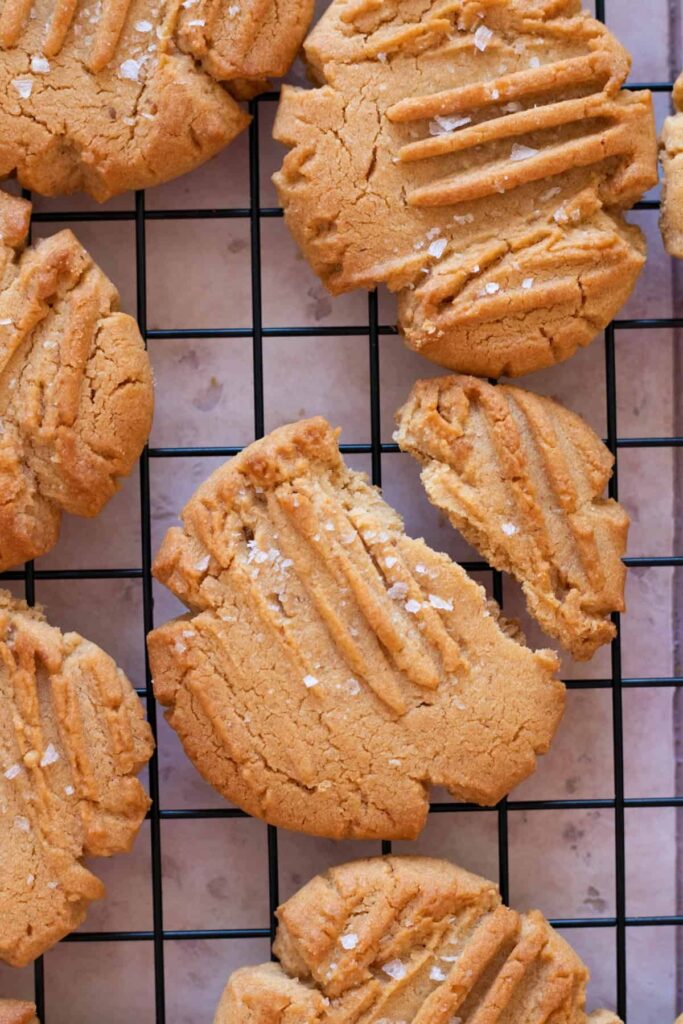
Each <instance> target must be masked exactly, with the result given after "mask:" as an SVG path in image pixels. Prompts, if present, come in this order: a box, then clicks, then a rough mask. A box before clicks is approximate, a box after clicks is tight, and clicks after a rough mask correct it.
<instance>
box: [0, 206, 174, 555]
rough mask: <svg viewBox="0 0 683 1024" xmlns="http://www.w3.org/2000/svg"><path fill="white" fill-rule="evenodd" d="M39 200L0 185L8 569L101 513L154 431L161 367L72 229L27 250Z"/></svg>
mask: <svg viewBox="0 0 683 1024" xmlns="http://www.w3.org/2000/svg"><path fill="white" fill-rule="evenodd" d="M30 212H31V206H30V203H27V202H25V200H23V199H16V198H14V197H12V196H8V195H7V194H5V193H3V192H0V424H1V426H2V429H1V430H0V490H1V491H2V494H3V501H2V504H0V571H3V570H5V569H7V568H9V567H10V566H12V565H17V564H19V563H20V562H24V561H27V560H28V559H30V558H35V557H37V556H38V555H41V554H44V553H45V552H46V551H49V550H50V548H51V547H53V545H54V544H55V543H56V541H57V538H58V535H59V524H60V520H61V515H62V512H71V513H72V514H74V515H79V516H95V515H97V513H98V512H100V511H101V509H102V507H103V506H104V505H105V504H106V502H107V501H108V500H109V498H111V496H112V495H113V494H114V493H115V492H116V491H117V490H118V487H119V481H120V478H121V477H123V476H126V475H127V474H128V473H130V471H131V469H132V468H133V465H134V464H135V461H136V460H137V458H138V456H139V455H140V452H141V451H142V448H143V445H144V443H145V441H146V439H147V436H148V434H149V431H150V427H151V422H152V408H153V402H154V394H153V386H152V374H151V369H150V365H149V360H148V357H147V353H146V352H145V348H144V344H143V342H142V338H141V337H140V332H139V330H138V326H137V324H136V322H135V320H134V319H133V318H132V317H130V316H128V315H127V314H125V313H119V312H117V310H118V301H119V297H118V293H117V291H116V289H115V288H114V286H113V284H112V283H111V281H109V280H108V279H107V278H106V277H105V276H104V274H103V273H102V271H101V270H100V268H99V267H98V266H97V265H96V264H95V263H94V262H93V260H92V258H91V257H90V256H89V254H88V253H87V252H86V251H85V249H84V248H83V247H82V246H81V245H80V244H79V242H78V240H77V239H76V238H75V237H74V235H72V233H71V232H70V231H60V232H59V233H58V234H56V235H53V236H52V237H51V238H46V239H43V240H41V241H40V242H38V243H37V244H36V245H34V246H32V247H30V248H28V249H23V245H24V242H25V240H26V236H27V233H28V227H29V219H30Z"/></svg>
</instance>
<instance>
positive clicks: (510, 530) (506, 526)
mask: <svg viewBox="0 0 683 1024" xmlns="http://www.w3.org/2000/svg"><path fill="white" fill-rule="evenodd" d="M501 530H502V531H503V533H504V534H505V535H506V537H512V535H513V534H514V533H517V527H516V526H515V524H514V523H503V525H502V526H501Z"/></svg>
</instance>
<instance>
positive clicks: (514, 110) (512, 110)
mask: <svg viewBox="0 0 683 1024" xmlns="http://www.w3.org/2000/svg"><path fill="white" fill-rule="evenodd" d="M503 110H504V111H505V113H506V114H518V113H519V112H520V110H524V107H523V106H522V104H521V103H518V102H517V100H513V102H512V103H506V104H505V106H504V107H503Z"/></svg>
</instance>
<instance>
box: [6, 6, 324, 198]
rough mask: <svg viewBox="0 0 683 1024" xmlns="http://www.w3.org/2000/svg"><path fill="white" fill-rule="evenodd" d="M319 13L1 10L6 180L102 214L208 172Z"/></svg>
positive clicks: (298, 9)
mask: <svg viewBox="0 0 683 1024" xmlns="http://www.w3.org/2000/svg"><path fill="white" fill-rule="evenodd" d="M311 13H312V0H282V2H277V0H235V3H232V2H230V0H182V2H181V0H36V2H35V3H32V2H31V0H2V6H1V8H0V47H2V61H1V62H0V140H2V141H1V142H0V176H7V175H10V174H16V175H17V177H18V179H19V181H20V182H21V184H22V185H23V186H24V187H25V188H29V189H34V190H35V191H37V192H41V193H42V194H43V195H57V194H62V193H67V192H74V191H77V190H80V191H85V192H89V193H90V194H91V195H92V196H94V198H95V199H98V200H100V201H102V200H105V199H107V198H109V197H110V196H112V195H116V194H117V193H119V192H122V191H124V190H126V189H139V188H147V187H148V186H150V185H156V184H159V183H160V182H162V181H167V180H169V179H170V178H174V177H176V176H177V175H179V174H184V173H185V172H187V171H190V170H192V169H193V168H194V167H197V166H198V165H199V164H201V163H203V162H204V161H205V160H207V159H209V157H211V156H213V155H214V154H215V153H217V152H218V151H219V150H220V149H222V148H223V147H224V146H225V145H227V143H229V142H230V141H232V139H233V138H234V137H235V136H236V135H237V134H238V133H239V132H241V131H242V130H243V128H245V127H246V125H247V124H248V123H249V120H250V119H249V117H248V116H247V114H246V112H245V111H244V110H243V109H242V106H241V105H240V104H239V102H238V99H241V98H248V97H250V96H252V95H254V94H255V93H257V92H259V91H261V90H262V89H263V88H264V87H265V85H266V83H265V82H264V79H267V78H268V77H269V76H271V75H273V76H275V75H283V74H285V73H286V71H287V70H288V68H289V65H290V64H291V62H292V61H293V59H294V57H295V55H296V52H297V50H298V48H299V45H300V43H301V40H302V38H303V35H304V32H305V31H306V28H307V27H308V23H309V21H310V18H311Z"/></svg>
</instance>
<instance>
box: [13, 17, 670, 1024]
mask: <svg viewBox="0 0 683 1024" xmlns="http://www.w3.org/2000/svg"><path fill="white" fill-rule="evenodd" d="M612 2H614V0H612ZM606 3H607V0H596V4H595V6H596V16H597V17H598V18H599V19H600V20H601V21H605V8H606ZM672 87H673V83H672V82H671V81H666V82H660V81H658V82H640V83H637V84H635V83H634V84H629V85H628V86H627V88H630V89H641V88H647V89H651V90H652V91H653V92H659V93H668V92H671V90H672ZM277 99H278V93H277V92H268V93H264V94H262V95H261V96H259V97H257V98H256V99H255V100H252V101H251V102H250V104H249V108H250V113H251V115H252V118H253V120H252V122H251V126H250V129H249V191H250V203H249V206H248V207H243V208H226V209H179V210H175V209H174V210H147V209H146V207H145V193H144V192H138V193H136V195H135V208H134V210H128V211H125V210H124V211H104V210H100V211H94V212H40V213H35V214H34V216H33V220H34V221H35V222H65V221H69V222H78V221H96V222H98V221H99V222H102V221H111V220H114V221H131V220H132V221H134V222H135V266H136V279H137V319H138V323H139V325H140V330H141V332H142V334H143V336H144V338H145V340H146V341H147V342H150V341H152V342H153V341H154V340H155V339H168V338H181V339H182V338H186V339H190V338H191V339H198V338H199V339H201V338H248V339H251V343H252V355H253V397H254V436H255V437H261V436H262V435H263V433H264V387H263V339H264V338H288V337H289V338H291V337H311V336H313V337H325V336H334V337H340V336H351V335H357V336H367V337H368V339H369V351H368V355H369V362H370V367H369V369H370V431H371V434H370V441H369V443H366V444H347V445H342V451H343V452H344V453H345V454H366V455H369V456H370V459H371V466H372V480H373V482H374V483H375V484H378V485H379V484H381V482H382V456H383V455H385V454H392V453H395V452H398V450H399V449H398V446H397V445H396V444H389V443H383V442H382V440H381V431H380V391H379V387H380V373H379V370H380V346H379V338H380V336H382V335H395V334H396V333H397V331H396V328H395V327H393V326H388V325H384V324H380V323H379V315H378V302H377V295H376V294H374V293H372V294H370V295H369V296H368V322H367V325H362V326H332V327H321V326H315V327H290V326H283V327H272V328H266V327H264V326H263V321H262V304H261V296H262V291H261V220H262V218H270V217H281V216H282V210H281V209H278V208H275V207H262V206H261V204H260V165H259V108H260V106H261V105H262V104H264V103H274V102H276V101H277ZM24 195H26V196H27V197H28V198H30V194H29V193H24ZM658 207H659V202H658V201H655V200H645V201H643V202H640V203H638V205H637V207H636V209H641V210H653V209H658ZM190 219H191V220H200V219H212V220H220V219H242V220H248V221H249V225H250V230H251V253H250V258H251V283H252V289H251V293H252V327H251V328H250V329H249V328H244V329H241V328H225V329H220V328H218V329H213V328H211V329H197V328H185V329H168V330H166V329H165V330H148V329H147V289H146V275H147V268H146V238H145V232H146V225H147V222H148V221H154V220H190ZM657 328H660V329H666V328H683V317H670V318H637V319H628V320H616V321H614V322H613V323H611V324H610V325H609V327H607V329H606V331H605V340H604V352H605V379H606V403H607V407H606V414H607V438H606V443H607V445H608V447H609V448H610V450H611V451H612V453H613V454H614V456H615V459H616V461H615V468H614V474H613V477H612V480H611V481H610V485H609V493H610V496H611V497H613V498H617V497H618V486H619V483H618V482H619V461H618V454H619V451H620V450H622V449H625V448H648V449H651V448H669V447H671V448H674V447H681V446H682V445H683V437H680V436H674V437H629V438H622V437H619V436H618V431H617V374H616V342H617V335H618V334H619V332H621V331H629V330H638V329H657ZM595 344H598V342H595ZM240 450H241V448H240V446H224V447H193V448H183V447H165V448H160V447H156V448H154V447H152V448H150V447H148V448H146V449H145V451H144V452H143V454H142V456H141V459H140V517H141V525H142V545H141V567H140V568H133V569H126V568H122V569H118V568H115V569H94V570H87V569H85V570H69V569H58V570H41V569H36V568H35V566H34V564H33V563H32V562H29V563H27V564H26V566H25V568H24V569H23V570H22V571H14V572H8V573H4V574H3V575H2V576H0V579H5V580H21V581H23V582H24V587H25V596H26V600H27V601H28V602H29V604H33V603H34V602H35V583H36V580H94V579H139V580H141V581H142V597H143V625H144V632H145V635H146V634H147V633H148V632H149V631H150V630H151V629H152V628H153V625H154V609H153V596H152V575H151V562H152V545H151V527H150V460H151V459H169V458H170V459H173V458H178V457H183V456H194V457H202V456H205V457H210V456H225V457H228V456H231V455H235V454H236V453H237V452H239V451H240ZM626 563H627V565H629V566H631V567H643V568H646V567H647V568H650V567H680V566H683V555H675V554H672V555H670V556H665V557H657V558H628V559H626ZM461 564H462V565H463V566H464V567H465V568H466V569H468V570H470V571H482V570H487V571H489V572H490V573H491V574H492V582H493V594H494V596H495V598H496V600H498V601H499V602H502V596H503V595H502V578H501V575H500V573H498V572H496V571H494V570H491V569H490V567H489V566H488V565H487V564H486V563H485V562H480V561H472V562H462V563H461ZM613 620H614V622H615V623H616V625H617V627H618V626H619V615H614V616H613ZM566 685H567V687H568V688H570V689H602V690H610V691H611V694H612V722H613V737H612V742H613V754H614V779H613V784H614V796H613V797H610V798H605V799H578V800H503V801H501V803H500V804H499V805H498V806H497V807H495V808H484V807H478V806H475V805H471V804H459V803H453V802H448V803H432V805H431V808H430V813H432V814H451V813H458V812H473V811H476V812H480V813H484V814H487V813H488V814H495V815H496V816H497V825H498V856H499V881H500V890H501V895H502V898H503V900H504V901H505V902H508V892H509V847H508V811H510V810H513V811H531V812H533V811H539V810H540V811H543V810H591V809H607V810H612V811H613V812H614V825H615V829H614V834H615V838H614V867H615V872H614V877H615V914H614V916H613V917H576V918H574V917H573V918H562V919H557V918H555V919H552V921H551V923H552V924H554V925H556V926H557V927H560V928H563V929H565V928H571V929H573V928H579V929H580V928H606V929H613V930H614V932H615V934H616V942H615V948H616V996H617V1012H618V1013H619V1015H620V1016H621V1017H622V1018H623V1019H624V1020H626V1014H627V998H626V997H627V961H626V946H627V937H628V931H629V929H632V928H639V927H640V928H642V927H654V926H658V927H669V928H673V927H676V926H681V925H683V914H674V915H668V916H638V917H634V916H627V913H626V865H625V860H626V857H625V846H626V844H625V812H626V810H627V809H631V808H663V807H668V808H675V807H683V795H675V796H671V797H667V798H660V797H657V798H655V797H652V798H647V797H645V798H632V799H630V798H626V797H625V793H624V727H623V708H622V696H623V693H624V691H625V690H627V689H629V688H639V687H668V688H674V687H677V686H683V676H673V677H668V678H661V677H637V678H625V677H624V676H623V675H622V666H621V641H620V635H619V632H618V631H617V636H616V639H615V640H614V641H613V643H612V650H611V676H610V677H609V678H605V679H581V680H568V681H566ZM138 693H139V695H140V696H141V697H144V698H146V700H147V713H148V719H149V722H150V725H151V727H152V730H153V732H154V735H155V738H156V734H157V706H156V703H155V700H154V695H153V691H152V680H151V676H150V672H149V665H148V664H147V663H146V685H145V687H144V688H141V689H139V690H138ZM149 788H150V796H151V798H152V801H153V804H152V808H151V811H150V812H149V819H150V826H151V828H150V839H151V886H152V912H153V916H152V921H153V927H152V930H151V931H113V932H77V933H74V934H72V935H70V936H68V937H67V938H66V939H65V940H64V941H65V942H77V943H80V942H89V943H98V942H99V943H102V942H142V943H151V944H152V945H153V949H154V995H155V1012H156V1017H155V1019H156V1024H165V1022H166V992H165V983H164V947H165V943H166V942H172V941H174V940H179V939H226V940H229V939H251V938H270V939H272V938H273V936H274V930H275V916H274V913H275V909H276V907H277V905H278V836H277V829H275V828H273V827H272V826H268V879H267V884H268V893H269V905H270V926H269V927H268V928H227V929H212V930H208V929H207V930H190V929H188V930H169V929H166V928H164V920H163V878H162V864H161V822H162V820H168V819H175V820H179V819H189V820H199V819H203V818H243V817H247V815H245V814H244V812H242V811H240V810H237V809H234V808H230V807H226V808H222V809H220V808H219V809H210V810H207V809H199V808H198V809H188V810H185V809H183V810H173V809H163V810H162V809H160V803H159V770H158V754H155V755H154V757H153V758H152V760H151V762H150V766H149ZM381 848H382V852H383V853H388V852H390V850H391V843H390V842H382V844H381ZM34 971H35V1001H36V1005H37V1008H38V1015H39V1017H40V1020H41V1021H42V1024H48V1021H49V1008H48V1007H47V1006H46V999H45V985H44V973H43V962H42V959H39V960H38V961H36V963H35V967H34ZM679 1009H680V1007H679ZM662 1024H668V1022H662Z"/></svg>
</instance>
